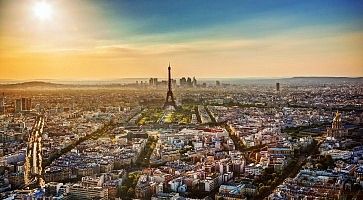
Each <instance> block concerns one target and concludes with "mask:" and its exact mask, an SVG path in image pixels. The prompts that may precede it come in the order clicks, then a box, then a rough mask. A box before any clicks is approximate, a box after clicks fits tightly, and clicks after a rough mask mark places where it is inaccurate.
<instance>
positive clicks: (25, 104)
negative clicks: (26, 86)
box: [21, 98, 32, 111]
mask: <svg viewBox="0 0 363 200" xmlns="http://www.w3.org/2000/svg"><path fill="white" fill-rule="evenodd" d="M31 105H32V100H31V99H30V98H21V109H22V111H29V110H31Z"/></svg>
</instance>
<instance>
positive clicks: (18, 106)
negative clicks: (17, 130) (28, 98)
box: [15, 99, 22, 112]
mask: <svg viewBox="0 0 363 200" xmlns="http://www.w3.org/2000/svg"><path fill="white" fill-rule="evenodd" d="M21 111H22V108H21V99H15V112H21Z"/></svg>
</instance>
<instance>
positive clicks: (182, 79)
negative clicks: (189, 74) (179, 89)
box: [180, 77, 187, 86]
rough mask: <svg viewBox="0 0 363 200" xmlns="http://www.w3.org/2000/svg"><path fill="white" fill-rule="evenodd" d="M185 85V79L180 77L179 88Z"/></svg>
mask: <svg viewBox="0 0 363 200" xmlns="http://www.w3.org/2000/svg"><path fill="white" fill-rule="evenodd" d="M186 84H187V79H185V77H182V78H181V79H180V86H185V85H186Z"/></svg>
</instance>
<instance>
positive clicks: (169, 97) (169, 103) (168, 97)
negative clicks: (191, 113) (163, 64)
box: [164, 62, 176, 109]
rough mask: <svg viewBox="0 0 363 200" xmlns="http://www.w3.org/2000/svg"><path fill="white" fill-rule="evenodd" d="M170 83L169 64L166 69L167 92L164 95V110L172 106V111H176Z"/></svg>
mask: <svg viewBox="0 0 363 200" xmlns="http://www.w3.org/2000/svg"><path fill="white" fill-rule="evenodd" d="M171 81H172V79H171V67H170V62H169V67H168V92H167V93H166V99H165V103H164V109H165V108H167V107H168V106H172V107H173V108H174V109H176V103H175V99H174V95H173V91H172V89H171Z"/></svg>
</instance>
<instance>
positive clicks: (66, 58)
mask: <svg viewBox="0 0 363 200" xmlns="http://www.w3.org/2000/svg"><path fill="white" fill-rule="evenodd" d="M39 2H40V3H39ZM44 2H45V3H44ZM0 5H1V6H0V44H1V45H0V63H2V64H1V66H0V71H1V72H2V73H0V79H11V80H29V79H58V80H75V79H76V80H110V79H117V78H134V77H139V78H148V77H166V74H165V68H166V67H167V63H168V62H169V61H170V62H171V65H172V67H173V69H174V70H173V71H174V72H173V73H174V77H183V76H191V77H193V76H198V77H203V78H250V77H257V78H266V77H295V76H315V77H320V76H333V77H337V76H346V77H361V76H363V60H362V59H361V57H362V55H363V32H362V31H363V21H362V19H363V14H362V13H361V12H360V11H361V10H362V8H363V3H362V2H359V1H304V2H300V1H267V2H266V1H257V2H255V1H253V2H252V1H243V2H239V1H228V2H223V3H222V2H209V3H208V4H206V3H203V2H196V1H183V2H178V1H170V2H169V1H168V2H164V1H155V2H152V3H151V2H148V1H139V2H120V1H77V2H74V1H43V0H32V1H21V2H16V3H15V1H6V0H1V1H0Z"/></svg>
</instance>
